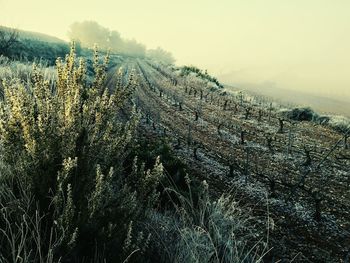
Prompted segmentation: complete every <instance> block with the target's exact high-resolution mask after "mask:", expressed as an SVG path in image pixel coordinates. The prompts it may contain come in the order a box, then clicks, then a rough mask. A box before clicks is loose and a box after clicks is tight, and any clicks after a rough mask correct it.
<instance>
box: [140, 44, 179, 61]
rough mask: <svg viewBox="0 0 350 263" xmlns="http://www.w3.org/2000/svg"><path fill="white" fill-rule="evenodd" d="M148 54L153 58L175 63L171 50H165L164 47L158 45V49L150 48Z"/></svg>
mask: <svg viewBox="0 0 350 263" xmlns="http://www.w3.org/2000/svg"><path fill="white" fill-rule="evenodd" d="M147 56H148V57H150V58H152V59H155V60H158V61H161V62H163V63H165V64H174V63H175V59H174V57H173V55H172V54H171V53H170V52H168V51H165V50H164V49H162V48H160V47H158V48H156V49H150V50H148V51H147Z"/></svg>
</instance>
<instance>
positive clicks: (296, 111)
mask: <svg viewBox="0 0 350 263" xmlns="http://www.w3.org/2000/svg"><path fill="white" fill-rule="evenodd" d="M282 114H283V115H284V116H285V117H286V118H288V119H290V120H294V121H312V120H314V119H316V118H318V114H317V113H315V112H314V111H313V110H312V109H311V108H293V109H288V110H285V111H283V112H282Z"/></svg>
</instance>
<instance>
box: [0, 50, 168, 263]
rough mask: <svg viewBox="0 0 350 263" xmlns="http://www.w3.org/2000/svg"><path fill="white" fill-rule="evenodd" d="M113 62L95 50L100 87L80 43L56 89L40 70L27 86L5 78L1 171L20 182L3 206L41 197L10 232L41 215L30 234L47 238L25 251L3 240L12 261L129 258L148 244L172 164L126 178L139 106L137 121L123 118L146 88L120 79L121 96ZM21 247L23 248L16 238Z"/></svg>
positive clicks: (61, 66) (3, 223) (62, 65)
mask: <svg viewBox="0 0 350 263" xmlns="http://www.w3.org/2000/svg"><path fill="white" fill-rule="evenodd" d="M108 60H109V58H108V56H107V57H106V58H105V60H104V63H103V64H100V63H99V57H98V54H97V51H96V52H95V55H94V63H93V64H94V73H95V78H94V80H93V82H92V84H91V85H88V84H87V83H86V66H85V63H84V61H83V60H80V61H79V63H77V62H76V58H75V52H74V47H73V48H72V50H71V52H70V55H68V56H66V59H65V61H64V62H63V61H62V60H61V59H58V60H57V80H56V81H55V82H54V84H53V85H50V83H49V81H48V80H46V79H45V78H44V76H43V75H42V74H41V73H40V70H38V68H36V67H34V69H33V72H32V74H31V76H30V80H29V81H27V82H25V81H20V80H12V81H5V82H4V100H3V101H2V102H1V103H0V143H1V145H0V156H1V161H2V165H1V167H0V174H1V180H2V182H1V184H2V185H5V183H6V184H7V185H10V187H9V188H8V190H7V191H8V192H9V193H10V194H9V196H11V198H10V199H11V200H10V201H9V200H5V199H1V200H0V201H1V202H2V203H1V205H2V206H3V207H4V209H7V207H8V205H9V203H11V202H14V203H16V202H17V201H18V200H22V199H23V198H22V196H23V193H25V194H26V195H30V196H32V198H33V199H31V200H33V201H32V202H30V208H29V209H28V210H25V211H26V212H25V213H24V211H22V210H21V209H20V210H16V211H14V212H13V213H7V214H6V215H9V216H6V215H5V217H4V218H3V220H0V230H1V231H2V232H4V233H7V234H8V235H9V236H10V237H11V235H13V233H12V232H11V233H8V231H9V229H8V226H7V222H8V221H9V220H15V221H14V222H17V224H19V226H20V225H21V223H20V219H21V218H24V216H25V215H26V214H28V220H29V221H30V220H32V221H33V222H35V219H36V218H37V217H38V218H40V226H38V228H36V229H31V228H28V229H29V230H28V231H39V234H40V240H41V242H40V243H36V242H35V240H34V241H33V239H30V240H27V239H26V237H25V238H24V239H25V240H26V243H25V244H27V243H28V242H29V244H30V245H28V246H27V245H26V246H25V247H24V248H23V247H22V248H21V249H19V248H18V247H16V246H13V242H12V240H13V239H12V237H11V238H10V239H0V242H1V244H0V254H1V255H2V257H3V259H2V260H3V261H4V262H12V259H13V255H15V257H20V258H22V259H23V258H26V262H44V261H45V262H46V261H47V262H50V260H52V261H54V262H57V261H61V262H82V261H84V262H86V259H89V260H90V261H92V262H97V260H101V262H102V261H103V262H105V261H107V262H109V261H111V260H112V259H113V260H116V261H119V260H120V261H122V260H124V259H125V258H126V257H127V256H128V255H130V254H132V253H133V252H135V251H139V249H138V247H140V244H143V247H144V248H145V247H147V239H148V238H149V237H148V235H147V234H146V233H143V234H138V235H136V236H135V235H134V232H135V231H136V232H139V231H138V222H139V221H140V220H141V221H142V218H143V217H144V216H145V215H146V214H147V211H148V210H147V209H148V208H149V207H152V206H153V205H154V202H155V201H156V200H157V197H158V194H157V191H156V187H157V186H158V183H159V180H160V178H161V176H162V173H163V172H162V165H161V164H160V162H159V161H158V162H156V165H155V167H154V169H152V170H148V171H144V170H143V169H142V168H141V169H139V168H138V167H137V166H135V167H134V169H133V172H132V174H131V175H127V174H126V173H125V170H124V167H125V166H126V163H125V162H127V158H126V157H127V156H128V153H129V152H130V151H131V149H132V146H133V143H134V133H135V129H136V126H137V124H138V118H139V117H138V114H136V113H135V111H133V110H132V111H131V112H130V113H129V114H128V115H127V116H126V115H125V114H123V115H122V114H120V112H121V110H122V108H124V107H126V106H127V105H126V102H127V98H128V97H129V95H130V94H131V93H132V91H133V89H134V88H135V85H136V84H135V83H136V82H135V81H133V80H132V79H131V80H130V81H129V84H128V85H127V86H122V85H121V84H120V83H122V81H117V82H118V83H119V84H118V86H117V87H115V89H114V91H112V92H111V91H110V90H109V89H108V88H107V87H106V85H105V82H106V69H107V64H108ZM77 64H78V65H77ZM121 77H122V76H119V78H121ZM90 86H91V87H90ZM128 107H130V106H128ZM121 116H123V117H121ZM8 182H13V183H12V184H9V183H8ZM18 189H24V190H23V191H19V190H18ZM9 209H10V208H9ZM27 211H28V212H27ZM13 218H14V219H13ZM14 242H15V243H16V242H20V239H17V238H16V235H15V239H14ZM16 244H17V243H16ZM49 244H55V245H54V246H50V245H49ZM39 250H40V253H39V254H38V253H36V252H35V251H39ZM142 251H144V250H140V252H142Z"/></svg>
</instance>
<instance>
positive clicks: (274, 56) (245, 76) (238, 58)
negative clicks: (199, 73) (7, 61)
mask: <svg viewBox="0 0 350 263" xmlns="http://www.w3.org/2000/svg"><path fill="white" fill-rule="evenodd" d="M84 20H95V21H97V22H98V23H99V24H101V25H102V26H104V27H108V28H110V29H113V30H117V31H119V32H120V33H121V35H122V36H123V37H126V38H135V39H136V40H137V41H139V42H142V43H144V44H146V46H147V47H148V48H155V47H157V46H161V47H162V48H164V49H166V50H168V51H171V52H172V53H173V55H174V56H175V58H176V59H177V64H178V65H184V64H187V65H188V64H191V65H196V66H198V67H200V68H203V69H207V70H208V71H209V72H210V73H212V74H214V75H216V76H218V77H219V79H220V80H222V81H224V82H226V83H232V84H237V85H239V84H240V83H245V84H247V83H248V84H250V85H252V86H254V85H257V86H259V85H260V86H264V85H274V86H275V87H278V88H282V89H292V90H298V91H304V92H307V93H313V94H319V95H323V96H329V97H335V98H341V99H349V101H350V1H349V0H332V1H331V0H215V1H214V0H176V1H174V0H123V1H120V0H98V1H91V0H21V1H20V0H0V25H5V26H12V27H17V28H20V29H25V30H31V31H37V32H42V33H47V34H50V35H53V36H57V37H60V38H63V39H66V40H68V37H67V31H68V28H69V26H70V25H71V24H72V23H73V22H75V21H84ZM349 103H350V102H349Z"/></svg>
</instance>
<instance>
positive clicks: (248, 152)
mask: <svg viewBox="0 0 350 263" xmlns="http://www.w3.org/2000/svg"><path fill="white" fill-rule="evenodd" d="M119 70H122V71H123V72H124V75H125V76H128V75H129V74H131V72H134V73H133V74H135V75H136V80H137V81H138V82H139V86H138V88H137V89H136V91H135V94H134V102H135V104H136V106H137V109H138V110H139V111H140V112H141V114H142V120H141V125H142V127H143V128H142V129H143V130H144V132H145V134H147V135H148V136H153V137H163V138H167V139H168V140H169V141H170V142H171V145H172V148H173V150H174V151H175V152H176V155H177V156H179V157H180V158H181V160H183V161H184V162H185V163H186V164H187V166H188V167H190V168H189V169H190V171H189V174H191V175H192V176H196V177H197V178H199V179H200V180H206V181H207V182H208V184H209V186H210V193H211V195H213V196H220V195H221V194H222V193H225V192H226V193H227V192H231V193H232V194H233V195H235V196H236V198H237V199H239V200H240V202H241V203H242V204H245V205H248V207H251V208H252V210H253V211H254V213H255V214H256V215H261V214H262V213H266V211H268V215H269V220H268V221H269V226H268V228H269V233H268V234H269V246H270V247H271V251H270V252H269V253H268V255H267V256H266V257H267V258H269V259H270V260H272V261H273V262H280V261H278V260H282V262H290V261H292V260H295V262H343V261H344V262H348V260H349V257H350V251H349V248H350V232H349V231H350V191H349V187H350V147H349V144H348V142H347V138H348V136H349V132H348V131H346V130H343V131H336V130H335V129H333V128H331V127H329V126H325V125H321V124H317V123H314V122H311V121H295V120H290V119H288V118H285V117H284V115H283V114H282V113H281V112H283V111H282V110H281V107H282V106H280V105H278V104H276V103H273V102H271V101H270V100H268V99H266V98H262V97H257V96H249V94H244V93H242V92H228V91H223V90H222V89H220V88H219V87H215V85H214V87H213V85H211V84H213V83H210V82H208V81H206V80H205V79H201V78H199V77H196V76H193V75H188V76H181V75H180V74H179V72H178V71H176V70H175V69H173V68H168V67H160V66H158V65H156V64H154V63H150V62H148V61H145V60H129V61H125V62H124V64H122V65H121V66H120V69H119Z"/></svg>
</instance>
